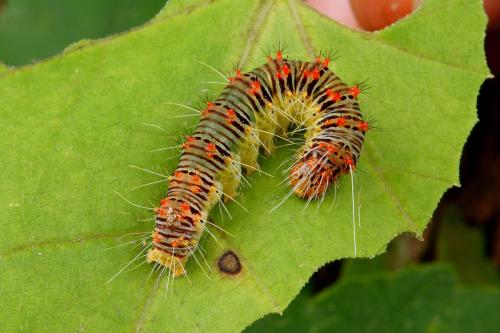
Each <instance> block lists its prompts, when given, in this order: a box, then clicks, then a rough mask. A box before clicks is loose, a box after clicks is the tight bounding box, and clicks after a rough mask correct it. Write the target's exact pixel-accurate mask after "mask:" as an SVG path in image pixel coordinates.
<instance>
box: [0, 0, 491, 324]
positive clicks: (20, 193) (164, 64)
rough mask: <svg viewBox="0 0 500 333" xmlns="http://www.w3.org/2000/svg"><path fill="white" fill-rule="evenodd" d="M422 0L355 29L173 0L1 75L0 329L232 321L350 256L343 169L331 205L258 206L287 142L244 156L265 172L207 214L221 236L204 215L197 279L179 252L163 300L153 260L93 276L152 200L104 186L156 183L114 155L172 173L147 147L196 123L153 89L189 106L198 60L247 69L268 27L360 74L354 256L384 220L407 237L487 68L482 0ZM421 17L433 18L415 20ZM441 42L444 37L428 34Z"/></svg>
mask: <svg viewBox="0 0 500 333" xmlns="http://www.w3.org/2000/svg"><path fill="white" fill-rule="evenodd" d="M436 3H442V2H440V1H438V0H432V1H431V0H429V1H428V2H425V3H424V5H423V7H422V8H421V9H420V10H419V11H418V12H417V13H415V14H414V15H413V16H412V17H410V18H409V19H407V21H404V22H401V23H400V24H396V25H394V26H392V27H391V28H389V29H388V30H386V31H383V32H381V33H377V34H368V33H361V32H354V31H351V30H349V29H347V28H344V27H342V26H339V25H338V24H336V23H334V22H331V21H330V20H328V19H326V18H324V17H322V16H320V15H318V14H317V13H316V12H314V11H313V10H311V9H310V8H308V7H306V6H305V5H303V4H301V3H300V2H295V1H289V2H286V1H282V0H277V1H255V0H241V1H230V0H216V1H202V0H199V1H197V0H191V1H186V0H182V1H181V0H178V1H175V0H172V1H170V2H169V3H168V4H167V5H166V8H165V9H164V10H163V11H162V12H161V13H160V14H159V15H158V16H157V17H156V18H155V19H154V20H153V21H152V22H151V23H150V24H147V25H145V26H143V27H141V28H139V29H136V30H133V31H131V32H129V33H126V34H122V35H119V36H116V37H114V38H108V39H106V40H101V41H98V42H93V43H89V42H84V43H83V44H81V45H80V47H73V48H71V49H70V50H69V51H67V52H65V53H64V54H63V55H62V56H58V57H55V58H52V59H50V60H49V61H46V62H43V63H40V64H36V65H33V66H27V67H23V68H20V69H18V70H13V71H9V72H7V73H5V74H4V75H2V76H1V77H0V100H2V101H6V102H4V103H1V104H0V118H1V119H2V121H1V124H2V130H1V131H0V152H1V153H2V171H3V175H4V177H3V179H2V188H1V191H0V204H1V206H2V207H3V209H2V212H1V213H0V214H1V215H0V216H1V221H0V222H1V224H0V225H1V230H0V231H1V232H0V265H1V266H0V282H1V283H0V294H1V295H2V302H1V303H0V314H4V315H3V316H2V318H3V320H2V326H3V329H4V331H7V332H10V331H19V330H20V329H21V328H22V329H23V330H27V331H36V332H45V331H46V332H59V331H63V332H68V331H76V330H87V331H94V332H102V331H132V330H134V329H135V330H136V331H139V332H156V331H190V332H192V331H219V332H234V331H238V330H241V329H243V328H244V327H245V326H247V325H249V324H250V323H251V322H252V321H254V320H255V319H257V318H259V317H261V316H263V315H265V314H267V313H269V312H281V311H282V310H283V309H284V308H285V307H286V306H287V304H288V303H290V301H291V300H292V299H293V297H294V296H295V295H296V294H297V293H298V292H299V290H300V289H301V287H302V286H303V285H304V284H305V282H306V281H307V280H308V278H309V277H310V276H311V274H312V273H313V272H314V271H315V270H317V269H318V267H320V266H321V265H323V264H325V263H326V262H329V261H332V260H336V259H339V258H345V257H353V256H354V249H353V248H354V244H353V225H352V224H353V221H352V217H351V210H352V208H351V207H352V205H351V189H350V179H349V177H344V179H342V180H341V184H340V189H339V191H338V194H337V196H336V201H335V204H334V206H333V207H332V208H330V206H331V203H332V202H333V197H334V196H333V193H331V195H329V196H328V197H327V198H326V200H325V201H326V202H325V203H324V204H323V205H322V206H321V207H317V203H311V204H310V205H309V207H308V208H307V209H304V207H305V202H304V201H302V200H300V199H298V198H294V197H291V198H290V199H289V200H287V202H286V203H285V204H284V205H282V206H281V207H280V208H279V209H277V210H276V211H275V212H273V213H272V214H270V213H269V211H270V210H271V208H273V207H274V206H275V205H276V204H277V203H278V202H279V201H280V200H281V199H282V198H283V197H284V196H285V195H286V193H287V191H288V190H287V189H286V188H284V187H282V186H280V185H279V183H280V182H281V181H282V180H283V177H284V176H283V175H282V174H281V173H280V172H279V171H277V169H279V165H280V164H281V163H282V161H283V160H284V159H285V158H286V157H289V156H291V154H292V152H288V151H286V150H284V149H282V150H280V151H278V152H277V154H276V155H275V156H272V157H267V158H263V159H262V160H261V166H262V168H263V169H264V170H265V171H266V172H269V173H272V174H274V175H276V176H275V177H268V176H265V175H258V174H255V175H252V176H251V182H252V186H253V187H252V188H251V189H249V188H247V189H242V190H241V196H240V197H239V201H241V202H242V204H244V205H245V206H246V208H247V209H248V210H249V211H250V213H246V212H244V211H243V210H242V209H240V208H239V207H238V206H237V205H235V204H230V203H229V204H228V205H227V206H228V209H229V211H230V213H231V215H232V217H233V220H232V221H230V220H229V219H228V218H227V217H226V218H224V219H222V218H221V216H220V215H217V214H214V216H213V218H214V221H215V222H216V223H217V224H218V225H219V226H221V227H222V228H224V229H226V230H227V231H228V232H230V233H232V234H233V235H235V236H236V237H234V238H233V237H230V236H227V235H226V234H224V233H223V232H220V231H219V230H217V229H215V228H212V229H211V232H212V233H213V234H215V235H216V236H217V238H218V239H219V240H220V243H221V244H222V248H221V247H219V246H218V245H217V243H216V242H215V241H213V239H212V238H211V237H210V236H209V235H205V236H204V239H203V241H202V245H203V247H204V249H205V251H206V260H207V262H208V263H209V265H210V266H211V268H212V272H211V273H210V274H209V276H210V280H208V279H207V278H206V277H205V275H204V274H203V271H202V269H201V268H200V267H198V265H197V262H196V261H195V260H193V259H191V260H190V261H189V263H188V265H187V271H188V272H189V279H190V281H191V282H192V286H190V283H189V281H188V279H187V278H186V277H184V278H180V279H176V280H175V282H174V285H173V288H171V289H170V290H171V291H172V293H170V291H169V294H168V297H166V293H165V284H166V279H165V278H164V277H163V278H162V279H159V280H157V279H156V276H157V274H153V275H154V277H153V278H151V279H150V280H149V281H148V282H147V283H145V282H146V279H147V276H148V275H149V273H150V271H151V266H149V265H142V266H140V267H138V268H136V269H135V270H133V271H131V272H127V273H124V274H122V275H120V276H119V277H118V278H117V279H115V280H113V281H112V282H111V283H110V284H107V281H108V280H109V279H110V278H111V277H112V276H113V275H115V273H117V272H118V271H119V270H120V268H121V267H123V266H124V265H125V264H126V263H127V262H129V261H130V260H131V259H133V258H134V257H135V256H136V255H138V253H139V252H140V250H138V248H137V247H136V248H132V245H130V244H129V245H127V246H120V247H116V248H113V249H109V250H106V249H107V248H109V247H112V246H116V245H120V244H124V243H126V242H128V241H130V240H131V238H130V237H125V238H121V236H123V235H126V234H129V233H133V232H139V231H142V232H149V231H151V230H152V228H153V222H152V221H147V222H144V221H141V220H144V219H147V218H151V217H152V216H151V212H148V211H146V210H142V209H139V208H136V207H133V206H132V205H130V204H128V203H127V202H125V201H124V200H122V199H121V198H120V197H118V196H117V195H115V193H114V191H118V192H119V193H122V194H124V195H125V196H126V197H127V198H128V199H129V200H131V201H133V202H134V203H138V204H140V205H145V206H149V205H151V204H156V203H157V202H158V200H159V198H160V196H161V194H160V193H161V192H164V191H165V190H166V184H165V183H161V184H156V186H149V187H142V188H139V189H137V190H135V191H128V190H129V189H130V188H132V187H135V186H137V185H140V184H145V183H149V182H153V181H157V180H159V178H158V177H155V176H154V175H151V174H148V173H144V172H140V171H138V170H137V169H133V168H129V167H128V166H127V165H129V164H133V165H138V166H140V167H144V168H147V169H150V170H153V171H155V172H159V173H167V172H169V171H171V170H173V168H174V167H175V164H176V161H175V159H172V160H166V159H167V158H169V157H172V156H174V155H175V153H174V152H173V151H172V150H165V151H160V152H155V153H151V152H150V150H153V149H157V148H160V147H168V146H172V145H176V144H177V143H176V139H177V138H178V137H179V136H180V135H181V134H183V133H186V131H190V130H192V128H191V127H190V126H193V125H195V124H196V119H195V118H194V117H188V118H172V117H173V116H176V115H185V114H188V113H189V110H185V109H183V108H179V107H175V106H172V105H169V104H167V103H183V104H188V105H192V104H191V103H196V102H197V101H200V100H201V99H202V97H200V96H203V94H209V95H214V94H216V93H218V92H219V91H220V90H221V89H222V85H217V84H214V85H207V84H205V83H202V82H203V81H217V80H218V81H220V80H221V78H220V77H219V76H218V75H217V74H216V73H214V72H213V71H212V70H210V69H209V68H207V67H206V66H204V65H202V64H200V63H199V61H202V62H205V63H207V64H209V65H210V66H213V67H215V68H218V69H222V70H226V69H227V70H230V69H231V67H232V64H235V63H238V62H239V63H240V64H241V65H242V66H243V67H244V68H245V69H250V68H252V67H253V66H258V65H260V64H262V63H263V62H264V61H265V59H264V57H263V56H264V55H265V52H263V51H261V50H262V48H264V49H269V48H272V47H273V46H274V45H275V44H276V43H277V41H279V40H281V41H286V42H287V43H288V44H289V45H290V47H289V49H288V53H289V54H290V57H293V58H295V57H296V58H300V59H311V58H312V57H313V55H314V53H315V52H318V51H319V50H320V49H328V48H331V49H333V50H335V51H338V53H339V54H340V57H339V59H338V61H337V63H336V64H335V65H334V66H333V67H334V70H335V71H336V72H337V73H338V74H339V75H340V76H341V77H342V78H343V79H344V80H345V81H346V82H348V83H353V82H356V81H358V82H359V81H362V80H365V79H369V81H368V82H369V86H370V90H369V91H368V93H367V94H364V95H363V96H362V97H361V103H362V109H363V110H364V111H365V112H366V114H367V116H368V117H369V118H371V119H375V120H376V124H377V127H378V129H374V130H372V131H370V132H369V133H368V135H367V140H366V144H365V146H364V148H363V152H362V156H361V160H360V163H359V165H358V171H357V172H356V174H355V178H356V187H355V197H356V206H357V201H358V199H357V198H358V197H359V203H360V204H361V208H360V222H361V225H362V227H361V228H360V227H357V234H356V244H357V256H358V257H373V256H375V255H377V254H379V253H382V252H383V251H384V249H385V246H386V244H387V243H388V242H389V241H390V240H391V239H392V238H393V237H394V236H395V235H397V234H399V233H402V232H405V231H413V232H415V233H416V234H421V232H422V230H423V229H424V228H425V225H426V224H427V222H428V220H429V218H430V216H431V214H432V212H433V210H434V208H435V206H436V204H437V202H438V201H439V198H440V196H441V195H442V193H443V192H444V190H445V189H447V188H448V187H449V186H451V185H452V184H456V183H458V176H457V174H458V164H459V159H460V152H461V149H462V145H463V143H464V141H465V139H466V137H467V135H468V133H469V130H470V128H471V127H472V125H473V124H474V122H475V121H476V114H475V99H476V94H477V91H478V87H479V85H480V84H481V82H482V81H483V80H484V78H485V77H486V76H487V75H488V71H487V69H486V65H485V61H484V54H483V44H482V38H483V35H484V29H485V23H486V20H485V16H484V13H483V11H482V5H481V2H480V1H479V0H478V1H459V0H454V1H448V2H446V5H441V6H440V7H439V8H436ZM428 16H432V17H433V21H432V22H433V23H432V29H431V28H430V27H429V26H428V22H427V23H425V24H420V23H419V20H424V21H425V18H426V17H428ZM464 19H466V20H467V21H468V22H469V21H470V24H468V25H467V26H466V25H464V24H463V23H462V22H463V21H464ZM449 22H452V23H454V24H452V25H450V24H449ZM403 28H404V29H405V30H406V32H405V33H404V34H401V35H398V34H397V32H398V31H399V30H398V29H403ZM426 29H431V32H432V34H431V33H428V34H425V31H426ZM450 29H451V30H450ZM429 34H430V35H429ZM410 39H411V43H410V42H408V40H410ZM429 39H432V42H430V41H429ZM442 43H446V45H454V47H453V48H452V49H448V48H446V49H445V50H441V49H440V48H435V47H433V46H435V45H441V44H442ZM471 50H472V51H471ZM449 52H451V53H452V54H453V56H450V55H449ZM451 58H453V62H450V59H451ZM457 59H458V60H462V62H460V63H459V64H458V65H457V64H456V63H455V61H456V60H457ZM144 123H151V124H154V125H156V126H160V127H161V128H162V129H164V131H163V130H161V129H158V128H154V127H151V126H145V125H143V124H144ZM190 128H191V129H190ZM356 223H357V221H356ZM228 249H230V250H232V251H234V252H235V253H236V254H237V255H238V256H239V258H240V260H241V263H242V265H243V269H242V271H241V273H239V274H237V275H235V276H227V275H224V274H222V273H219V272H218V270H217V265H216V262H217V258H219V257H220V256H221V254H223V253H224V252H225V251H226V250H228ZM199 259H200V261H201V258H199ZM133 265H134V264H133ZM133 265H132V266H133ZM132 266H131V267H132ZM156 281H159V282H156ZM6 314H8V315H6Z"/></svg>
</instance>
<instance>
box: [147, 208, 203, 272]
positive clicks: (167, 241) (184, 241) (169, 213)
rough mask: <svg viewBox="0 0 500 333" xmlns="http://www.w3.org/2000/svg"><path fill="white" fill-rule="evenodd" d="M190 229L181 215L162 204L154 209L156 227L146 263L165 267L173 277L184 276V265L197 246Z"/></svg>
mask: <svg viewBox="0 0 500 333" xmlns="http://www.w3.org/2000/svg"><path fill="white" fill-rule="evenodd" d="M192 229H193V227H191V226H190V225H189V224H187V223H186V222H185V220H184V217H183V215H182V214H180V213H179V212H178V211H177V210H174V208H172V207H164V205H163V204H162V206H160V208H158V209H156V227H155V229H154V231H153V240H152V247H151V249H150V250H149V251H148V254H147V261H148V262H156V263H159V264H160V265H163V266H165V267H167V268H168V269H169V270H170V271H171V272H172V274H173V275H174V276H175V277H177V276H181V275H183V274H185V269H184V263H185V262H186V260H187V258H188V257H189V254H190V253H191V252H192V251H193V248H196V244H197V239H196V238H193V237H191V235H192V234H193V233H194V231H193V230H192Z"/></svg>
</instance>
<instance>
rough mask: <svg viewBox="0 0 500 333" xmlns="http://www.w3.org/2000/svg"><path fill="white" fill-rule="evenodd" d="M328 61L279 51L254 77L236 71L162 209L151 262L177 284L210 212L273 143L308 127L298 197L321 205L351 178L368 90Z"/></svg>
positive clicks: (293, 177)
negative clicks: (286, 55) (339, 183)
mask: <svg viewBox="0 0 500 333" xmlns="http://www.w3.org/2000/svg"><path fill="white" fill-rule="evenodd" d="M329 62H330V57H329V56H322V55H320V56H318V57H317V58H316V59H315V61H312V62H306V61H298V60H288V59H285V58H283V55H282V51H278V52H277V53H276V56H275V57H274V58H272V57H268V61H267V63H265V64H264V65H262V66H260V67H258V68H256V69H254V70H252V71H250V72H247V73H241V71H240V70H236V74H235V76H234V77H230V78H229V83H228V85H227V86H226V88H225V89H224V90H223V92H222V93H221V94H220V95H219V97H218V98H217V99H215V100H214V101H213V102H209V103H207V106H206V108H205V109H204V110H203V111H202V112H201V119H200V121H199V124H198V126H197V128H196V130H195V131H194V133H193V134H191V135H190V136H188V137H187V139H186V141H185V142H184V143H183V144H182V154H181V157H180V161H179V164H178V166H177V168H176V170H175V172H174V173H173V175H172V176H171V177H170V178H169V180H170V184H169V189H168V192H167V196H166V197H165V198H164V199H162V200H161V201H160V205H159V207H158V208H156V209H155V214H156V217H155V223H156V226H155V229H154V231H153V236H152V247H151V248H150V249H149V251H148V253H147V261H148V262H155V263H158V264H160V265H162V266H164V267H165V268H168V269H169V270H170V272H171V274H172V275H173V276H175V277H177V276H181V275H183V274H185V273H186V270H185V268H184V265H185V263H186V261H187V259H188V258H189V257H190V256H191V255H192V254H193V253H194V251H195V250H196V249H197V246H198V241H199V239H200V237H201V235H202V234H203V232H204V230H205V227H206V223H207V219H208V213H209V212H210V210H211V209H212V208H213V206H214V205H215V204H216V203H217V202H218V201H219V200H221V199H222V198H223V197H224V198H226V199H227V198H229V199H232V198H233V197H234V196H235V195H236V193H237V192H236V191H237V188H238V185H239V183H240V181H241V169H242V168H244V169H245V171H246V172H247V173H250V172H252V171H254V170H258V164H257V157H258V154H259V149H260V148H261V147H263V149H264V150H265V151H266V152H267V153H271V152H272V151H273V149H274V148H275V146H274V143H273V139H274V136H280V135H286V133H287V129H288V128H289V126H291V125H292V124H293V125H299V126H303V127H304V128H305V144H304V146H302V148H301V149H300V150H299V152H298V157H297V160H296V162H295V163H294V164H293V165H292V167H291V169H290V175H289V183H290V185H291V186H292V192H294V193H295V194H297V195H298V196H299V197H302V198H305V199H313V198H319V197H322V196H324V195H325V192H326V191H327V189H328V188H329V186H331V185H332V184H334V183H335V182H336V181H337V179H338V178H339V177H340V176H341V175H342V174H346V173H349V172H352V170H353V169H354V167H355V165H356V163H357V161H358V159H359V154H360V150H361V147H362V144H363V141H364V135H365V132H366V131H367V130H368V122H367V121H365V120H364V118H363V115H362V114H361V111H360V109H359V104H358V101H357V96H358V95H359V94H360V89H361V88H360V86H358V85H355V86H352V87H349V86H347V85H346V84H344V83H343V82H342V81H341V80H340V78H339V77H338V76H337V75H335V74H334V73H333V72H332V71H331V70H330V69H329V68H328V65H329Z"/></svg>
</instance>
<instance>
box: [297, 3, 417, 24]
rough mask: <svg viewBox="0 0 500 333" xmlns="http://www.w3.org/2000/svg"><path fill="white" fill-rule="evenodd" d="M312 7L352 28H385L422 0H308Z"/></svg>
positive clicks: (410, 10) (408, 12)
mask: <svg viewBox="0 0 500 333" xmlns="http://www.w3.org/2000/svg"><path fill="white" fill-rule="evenodd" d="M306 2H307V3H308V4H309V5H310V6H311V7H313V8H314V9H316V10H317V11H319V12H321V13H323V14H325V15H327V16H328V17H330V18H332V19H334V20H335V21H337V22H340V23H342V24H344V25H346V26H348V27H351V28H358V29H363V30H368V31H375V30H380V29H383V28H384V27H385V26H387V25H390V24H392V23H394V22H396V21H397V20H399V19H400V18H402V17H405V16H406V15H408V14H410V13H411V12H412V11H413V10H414V9H415V8H416V7H418V6H419V5H420V2H421V0H307V1H306Z"/></svg>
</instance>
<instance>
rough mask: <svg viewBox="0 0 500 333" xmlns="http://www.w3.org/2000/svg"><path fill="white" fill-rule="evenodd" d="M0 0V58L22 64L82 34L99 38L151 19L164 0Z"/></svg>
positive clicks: (78, 37)
mask: <svg viewBox="0 0 500 333" xmlns="http://www.w3.org/2000/svg"><path fill="white" fill-rule="evenodd" d="M1 3H2V1H0V59H1V60H3V61H5V62H6V63H8V64H10V65H16V66H19V65H24V64H27V63H30V62H33V61H35V60H39V59H43V58H46V57H48V56H51V55H54V54H56V53H57V52H60V51H62V50H63V49H64V48H65V47H66V46H67V45H69V44H70V43H73V42H75V41H77V40H79V39H82V38H101V37H105V36H107V35H109V34H113V33H118V32H121V31H124V30H128V29H130V28H131V27H134V26H137V25H140V24H142V23H144V22H145V21H147V20H148V19H150V18H151V17H152V16H153V15H154V14H155V13H157V12H158V10H160V8H161V7H162V6H163V5H164V4H165V0H141V1H136V0H120V1H116V0H86V1H66V0H45V1H38V0H15V1H6V4H5V5H4V8H1V7H2V6H1Z"/></svg>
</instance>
